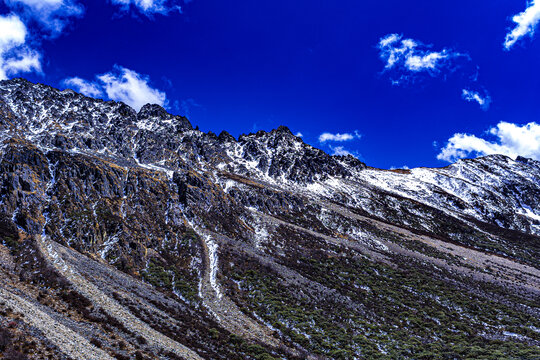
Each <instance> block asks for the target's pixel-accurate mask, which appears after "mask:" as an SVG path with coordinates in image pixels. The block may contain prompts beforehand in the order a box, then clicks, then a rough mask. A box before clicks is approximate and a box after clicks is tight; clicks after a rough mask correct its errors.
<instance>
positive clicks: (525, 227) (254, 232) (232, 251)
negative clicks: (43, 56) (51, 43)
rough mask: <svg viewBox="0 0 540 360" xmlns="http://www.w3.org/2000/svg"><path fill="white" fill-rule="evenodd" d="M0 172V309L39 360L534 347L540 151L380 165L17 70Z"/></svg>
mask: <svg viewBox="0 0 540 360" xmlns="http://www.w3.org/2000/svg"><path fill="white" fill-rule="evenodd" d="M0 168H1V172H0V219H1V221H0V223H1V224H0V225H1V226H0V230H1V231H0V236H2V243H3V246H2V249H4V250H3V251H4V252H3V253H0V262H3V269H4V270H2V271H3V273H2V281H4V283H5V284H6V285H7V286H6V289H8V288H12V289H11V290H1V291H0V300H2V301H4V303H9V304H11V305H10V307H11V308H18V309H19V310H21V311H20V312H22V311H23V310H24V309H26V310H27V311H29V312H30V313H31V316H28V317H27V316H25V318H24V319H19V320H20V321H19V320H17V321H19V322H20V325H19V326H20V327H21V331H20V332H21V335H20V336H21V337H22V338H32V339H34V340H32V341H35V342H37V343H38V345H39V346H37V350H35V354H38V353H39V354H41V355H40V356H44V355H43V354H45V353H46V352H47V351H49V352H51V351H52V353H54V354H55V355H54V356H57V358H68V357H71V358H74V357H75V358H77V356H76V354H80V352H79V351H84V353H85V355H84V358H108V357H111V358H112V357H116V358H131V357H133V358H137V359H139V358H171V359H174V358H175V357H177V358H208V359H217V358H223V359H229V358H233V357H234V356H236V358H248V359H252V358H255V359H259V358H260V359H269V358H274V357H275V358H313V359H315V358H347V359H348V358H351V359H352V358H372V357H373V358H375V357H376V356H379V357H378V358H398V357H400V358H421V357H420V355H419V354H421V353H422V351H424V352H430V353H431V354H432V356H434V357H429V356H428V357H426V358H441V357H440V356H443V354H447V355H448V354H450V355H448V356H450V358H461V356H464V355H463V354H465V355H467V356H469V357H470V356H473V358H474V354H473V355H471V354H472V353H471V352H470V351H469V350H467V351H465V352H462V353H460V351H461V350H459V349H458V346H461V347H463V346H465V347H467V346H472V345H471V344H473V343H474V344H475V346H477V347H479V349H480V350H481V351H484V352H493V351H499V352H501V354H503V355H501V356H509V357H512V356H518V357H517V358H520V357H519V356H522V355H523V354H527V355H526V356H529V355H531V356H536V355H538V354H539V353H538V351H537V350H538V345H539V344H540V334H539V330H538V329H540V319H539V317H538V303H540V302H536V303H534V301H532V302H531V299H539V298H538V296H539V294H540V281H539V279H540V271H539V268H538V259H539V250H540V237H539V236H540V201H539V200H540V162H538V161H534V160H531V159H525V158H517V159H511V158H508V157H505V156H501V155H495V156H486V157H482V158H478V159H469V160H460V161H458V162H456V163H455V164H452V165H450V166H447V167H445V168H438V169H430V168H417V169H411V170H380V169H375V168H371V167H368V166H366V165H365V164H364V163H362V162H360V161H359V160H358V159H356V158H354V157H352V156H330V155H328V154H326V153H325V152H324V151H322V150H319V149H317V148H314V147H312V146H310V145H308V144H306V143H304V142H303V141H302V139H301V138H299V137H296V136H294V135H293V134H292V133H291V132H290V131H289V129H287V128H286V127H279V128H278V129H275V130H272V131H270V132H265V131H259V132H257V133H255V134H248V135H241V136H240V137H239V138H238V139H235V138H234V137H233V136H231V135H230V134H228V133H227V132H222V133H221V134H219V135H216V134H213V133H203V132H201V131H199V130H198V128H193V126H192V125H191V124H190V122H189V121H188V119H186V118H185V117H182V116H175V115H171V114H169V113H168V112H167V111H166V110H164V109H163V108H161V107H160V106H158V105H146V106H144V107H143V108H142V109H141V110H140V111H139V112H138V113H137V112H136V111H134V110H133V109H132V108H130V107H129V106H127V105H125V104H123V103H117V102H113V101H102V100H96V99H92V98H88V97H85V96H83V95H80V94H77V93H75V92H73V91H71V90H64V91H60V90H56V89H54V88H51V87H48V86H45V85H40V84H32V83H30V82H28V81H26V80H24V79H14V80H9V81H2V82H0ZM2 249H0V250H2ZM1 254H4V255H3V257H2V256H1ZM16 275H18V276H16ZM18 279H20V281H19V280H18ZM396 287H397V288H399V289H400V291H399V292H396V290H395V288H396ZM17 289H19V290H20V291H19V290H17ZM44 289H52V290H47V294H48V295H47V296H45V295H43V296H41V295H39V296H41V298H47V299H50V301H49V302H50V304H44V303H43V302H42V301H41V300H40V298H36V299H37V300H36V299H34V298H33V297H32V296H34V295H28V294H42V293H43V291H44ZM455 290H459V291H460V292H464V294H461V295H459V296H458V295H455V297H453V295H452V296H451V295H450V294H451V293H452V292H453V291H455ZM21 291H23V292H24V291H26V292H27V294H26V295H25V294H23V293H21ZM36 296H37V295H36ZM73 299H75V300H73ZM467 299H468V300H467ZM84 304H86V305H87V306H85V305H84ZM425 304H429V305H425ZM426 306H428V307H432V308H433V309H434V310H431V309H430V310H426ZM483 306H486V307H487V308H489V311H487V312H486V313H479V312H478V311H477V308H480V307H483ZM62 309H67V310H65V311H68V312H70V314H71V315H70V316H71V318H73V320H70V319H69V318H70V317H66V316H63V315H60V314H61V313H62ZM453 311H457V314H455V315H452V316H450V317H449V316H448V315H447V313H448V312H453ZM400 314H401V315H400ZM404 314H405V315H404ZM413 315H414V316H413ZM0 316H1V317H0V321H4V320H5V321H8V320H9V319H11V318H10V317H9V316H8V315H2V312H0ZM47 316H48V317H47ZM502 317H504V319H506V320H504V321H501V318H502ZM39 319H41V320H39ZM43 319H46V320H43ZM92 319H93V320H92ZM40 321H41V322H40ZM43 321H45V323H47V324H49V325H50V326H49V325H48V326H49V327H55V326H56V327H62V328H63V329H64V328H65V338H66V339H68V340H66V341H63V342H62V341H59V340H58V339H57V338H55V337H54V336H53V335H52V334H49V333H48V332H47V327H46V328H43V323H44V322H43ZM108 322H112V323H113V324H116V330H115V329H111V327H110V326H109V325H107V323H108ZM444 322H446V323H448V325H447V326H440V325H441V323H444ZM517 322H520V324H517ZM39 324H41V325H39ZM83 324H86V325H83ZM421 324H423V325H421ZM434 324H438V329H436V330H433V329H432V330H429V329H431V328H432V327H434ZM107 327H108V329H107ZM400 329H406V331H408V332H409V333H410V334H412V335H411V337H412V338H413V339H414V341H412V340H406V339H405V338H404V337H403V334H402V333H401V331H402V330H400ZM404 331H405V330H404ZM36 333H39V334H41V335H39V336H38V335H33V334H36ZM115 333H117V334H120V335H117V336H120V338H121V339H123V340H122V341H123V342H124V345H122V346H120V345H118V342H115V341H114V338H113V337H111V334H115ZM452 334H454V335H452ZM0 335H2V334H0ZM6 336H7V335H6ZM10 336H11V335H10ZM13 336H15V335H13ZM452 336H454V337H455V338H454V340H451V338H452ZM81 338H82V340H81ZM0 340H1V339H0ZM21 341H23V340H21ZM416 342H418V343H416ZM0 343H1V341H0ZM98 343H99V344H98ZM450 343H452V344H454V345H455V346H454V345H449V344H450ZM479 343H482V345H478V344H479ZM51 344H52V345H51ZM77 344H79V345H80V344H84V346H83V348H84V350H80V349H79V350H77V349H78V348H77ZM421 344H423V345H421ZM49 345H50V346H49ZM98 345H100V346H98ZM51 346H52V347H51ZM49 347H50V348H51V349H53V350H50V349H49ZM47 349H49V350H47ZM0 350H2V349H1V348H0ZM23 350H24V349H19V350H18V351H23ZM480 350H477V351H480ZM233 354H236V355H234V356H233ZM516 354H517V355H516ZM520 354H521V355H520ZM36 356H37V355H36ZM141 356H142V357H141ZM426 356H427V355H426ZM430 356H431V355H430ZM444 356H446V355H444ZM452 356H454V357H452ZM79 358H80V357H79ZM523 358H528V357H523ZM531 358H532V357H531Z"/></svg>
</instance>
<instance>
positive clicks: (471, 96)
mask: <svg viewBox="0 0 540 360" xmlns="http://www.w3.org/2000/svg"><path fill="white" fill-rule="evenodd" d="M461 97H462V98H463V100H466V101H468V102H477V103H478V105H480V108H481V109H482V110H484V111H487V110H489V106H490V105H491V96H489V94H488V93H487V92H485V94H484V95H481V94H480V93H479V92H478V91H474V90H468V89H463V90H462V92H461Z"/></svg>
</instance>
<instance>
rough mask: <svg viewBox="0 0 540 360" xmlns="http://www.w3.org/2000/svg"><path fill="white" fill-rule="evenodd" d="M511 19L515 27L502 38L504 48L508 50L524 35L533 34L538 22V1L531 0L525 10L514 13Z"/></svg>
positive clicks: (539, 16) (539, 12)
mask: <svg viewBox="0 0 540 360" xmlns="http://www.w3.org/2000/svg"><path fill="white" fill-rule="evenodd" d="M512 21H513V22H515V23H516V27H515V28H514V29H512V31H510V32H509V33H508V34H506V39H505V40H504V47H505V49H506V50H510V48H512V46H514V45H515V43H516V42H517V41H518V40H520V39H521V38H522V37H524V36H525V35H530V36H533V35H534V30H535V28H536V26H537V25H538V23H539V22H540V1H537V0H532V2H530V3H529V5H528V7H527V9H525V11H523V12H522V13H519V14H517V15H514V17H513V18H512Z"/></svg>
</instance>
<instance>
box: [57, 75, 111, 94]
mask: <svg viewBox="0 0 540 360" xmlns="http://www.w3.org/2000/svg"><path fill="white" fill-rule="evenodd" d="M63 84H64V86H67V87H71V88H72V89H75V90H77V91H78V92H80V93H81V94H83V95H86V96H89V97H94V98H96V97H101V96H103V92H102V91H101V88H100V86H99V85H98V84H96V83H92V82H90V81H86V80H84V79H81V78H80V77H73V78H69V79H65V80H64V81H63Z"/></svg>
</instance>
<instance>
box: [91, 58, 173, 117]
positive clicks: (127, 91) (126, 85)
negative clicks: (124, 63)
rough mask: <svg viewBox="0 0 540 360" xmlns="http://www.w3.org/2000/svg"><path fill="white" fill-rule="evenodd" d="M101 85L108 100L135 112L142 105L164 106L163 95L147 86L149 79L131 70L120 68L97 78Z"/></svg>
mask: <svg viewBox="0 0 540 360" xmlns="http://www.w3.org/2000/svg"><path fill="white" fill-rule="evenodd" d="M98 79H99V81H101V82H102V83H103V88H104V89H105V93H106V94H107V96H108V97H109V99H112V100H116V101H122V102H124V103H126V104H128V105H129V106H131V107H133V108H134V109H136V110H137V111H139V110H140V108H142V107H143V106H144V105H146V104H148V103H151V104H158V105H161V106H163V105H165V103H166V101H167V97H166V95H165V93H163V92H161V91H159V90H157V89H153V88H151V87H150V86H148V82H149V81H150V79H149V78H148V77H147V76H143V75H140V74H138V73H136V72H135V71H133V70H129V69H126V68H123V67H120V66H117V67H115V69H114V71H112V72H110V73H107V74H103V75H100V76H98Z"/></svg>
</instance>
